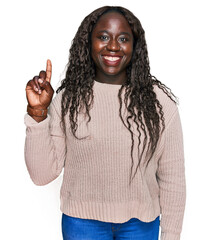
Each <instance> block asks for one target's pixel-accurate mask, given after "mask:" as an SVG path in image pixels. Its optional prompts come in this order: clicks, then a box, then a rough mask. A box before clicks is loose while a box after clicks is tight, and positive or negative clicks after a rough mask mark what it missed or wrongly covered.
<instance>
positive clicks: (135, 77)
mask: <svg viewBox="0 0 212 240" xmlns="http://www.w3.org/2000/svg"><path fill="white" fill-rule="evenodd" d="M109 11H116V12H118V13H120V14H122V15H123V16H124V17H125V18H126V20H127V21H128V23H129V25H130V27H131V30H132V33H133V37H134V45H133V54H132V58H131V61H130V63H129V65H128V66H127V69H126V72H127V81H126V82H125V84H124V85H122V86H121V88H120V90H119V93H118V99H119V103H120V108H119V116H120V119H121V121H122V122H123V124H124V126H125V127H126V128H127V129H128V130H129V131H130V133H131V140H132V146H131V158H132V162H133V149H134V136H133V132H132V130H131V123H130V121H131V120H133V121H134V122H135V124H136V126H137V130H138V132H139V136H138V149H139V146H140V144H141V140H140V137H141V131H142V132H143V134H144V141H143V149H142V152H141V154H140V156H139V162H138V165H137V167H136V171H135V173H134V176H135V174H136V172H137V169H138V167H139V166H140V163H141V160H142V157H143V153H144V150H145V149H146V147H147V154H146V157H145V159H144V162H143V166H144V165H145V164H146V168H147V166H148V164H149V162H150V160H151V158H152V156H153V154H154V152H155V150H156V147H157V143H158V140H159V137H160V135H161V134H162V132H163V131H164V129H165V119H164V112H163V107H162V105H161V104H160V102H159V100H158V99H157V97H156V94H155V92H154V90H153V88H154V87H153V86H154V85H157V86H158V87H159V88H160V89H162V90H163V92H164V93H165V94H167V96H168V97H169V98H170V99H171V100H172V101H174V102H175V103H177V100H176V97H175V95H174V94H173V93H172V92H171V90H170V89H169V88H168V87H166V86H165V85H164V84H162V83H161V82H160V81H159V80H157V79H156V77H154V76H152V75H151V74H150V66H149V58H148V51H147V44H146V40H145V32H144V30H143V28H142V26H141V23H140V21H139V20H138V19H137V18H136V17H135V16H134V15H133V13H132V12H130V11H129V10H127V9H126V8H123V7H120V6H115V7H113V6H104V7H101V8H98V9H96V10H95V11H93V12H92V13H90V14H89V15H88V16H87V17H85V18H84V20H83V21H82V23H81V25H80V26H79V28H78V31H77V33H76V35H75V37H74V39H73V41H72V45H71V47H70V50H69V62H68V64H67V71H66V76H65V79H63V80H62V82H61V86H60V87H59V88H58V89H57V91H56V93H59V92H60V91H61V90H62V89H63V93H62V100H61V123H62V127H63V130H64V132H65V120H64V117H65V115H66V114H67V113H68V112H69V121H70V128H71V131H72V133H73V135H74V136H75V137H76V138H78V137H77V136H76V130H77V127H78V124H77V119H78V113H79V111H80V109H81V108H82V107H85V110H86V114H87V116H88V121H87V123H88V122H90V120H91V116H90V114H89V110H90V108H91V106H92V103H93V99H94V96H93V88H92V87H93V84H94V78H95V65H94V62H93V60H92V57H91V33H92V30H93V28H94V25H95V24H96V23H97V21H98V19H99V18H100V17H101V16H102V15H103V14H105V13H107V12H109ZM124 88H125V94H124V101H123V102H124V104H125V106H126V109H127V111H128V116H127V119H126V122H125V121H124V119H123V117H122V114H121V109H122V106H123V102H122V97H121V95H122V92H123V89H124ZM128 102H129V104H127V103H128ZM148 139H149V141H148ZM132 167H133V166H132ZM132 167H131V175H132ZM134 176H133V177H134Z"/></svg>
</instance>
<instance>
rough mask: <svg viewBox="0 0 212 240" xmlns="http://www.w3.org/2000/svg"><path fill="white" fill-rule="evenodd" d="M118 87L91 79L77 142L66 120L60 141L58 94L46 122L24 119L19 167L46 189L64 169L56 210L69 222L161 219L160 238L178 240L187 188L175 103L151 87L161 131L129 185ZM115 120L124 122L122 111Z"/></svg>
mask: <svg viewBox="0 0 212 240" xmlns="http://www.w3.org/2000/svg"><path fill="white" fill-rule="evenodd" d="M120 87H121V86H120V85H113V84H105V83H100V82H97V81H94V86H93V90H94V104H93V106H92V108H91V110H90V115H91V121H90V122H89V123H88V124H86V122H87V118H86V115H85V114H84V111H81V113H80V114H79V116H78V121H79V122H78V129H77V132H76V135H77V136H78V137H80V138H81V137H85V138H84V139H81V140H79V139H76V138H75V137H74V136H73V134H72V133H71V130H70V129H69V127H70V126H69V119H68V114H67V115H66V117H65V121H66V126H67V127H66V137H65V135H64V134H63V132H62V129H61V126H60V120H61V117H60V115H61V96H62V92H60V93H58V94H57V95H56V97H55V98H54V99H53V101H52V103H51V105H50V107H49V112H48V116H47V118H46V119H45V120H43V121H42V122H40V123H38V122H36V121H35V120H34V119H33V118H31V117H30V116H29V115H28V114H26V115H25V125H26V141H25V162H26V166H27V169H28V172H29V174H30V177H31V179H32V181H33V182H34V183H35V184H36V185H45V184H48V183H50V182H52V181H53V180H54V179H56V178H57V177H58V176H59V175H60V173H61V171H62V169H63V168H64V174H63V182H62V186H61V191H60V200H61V207H60V209H61V211H62V212H63V213H65V214H67V215H69V216H73V217H78V218H86V219H96V220H100V221H105V222H114V223H123V222H126V221H128V220H129V219H130V218H138V219H140V220H141V221H144V222H150V221H153V220H155V218H156V217H157V216H159V215H160V216H161V217H160V227H161V240H179V239H180V233H181V231H182V224H183V217H184V210H185V202H186V182H185V167H184V150H183V136H182V128H181V121H180V117H179V111H178V108H177V105H176V104H175V103H174V102H173V101H171V100H170V98H169V97H167V95H166V94H165V93H164V92H163V91H162V90H161V89H159V88H158V87H157V86H154V91H155V93H156V95H157V98H158V99H159V101H160V103H161V105H162V106H163V111H164V117H165V124H166V129H165V131H164V132H163V134H162V135H161V137H160V139H159V142H158V146H157V148H156V152H155V154H154V156H153V158H152V159H151V162H150V163H149V165H148V167H147V168H146V171H145V172H144V168H145V165H144V164H143V161H142V162H141V167H140V168H139V169H138V171H137V173H136V175H135V178H134V179H133V181H132V183H131V185H129V176H130V168H131V165H132V159H131V155H130V151H131V145H132V140H131V134H130V132H129V131H128V129H127V128H126V127H125V126H124V125H123V123H122V121H121V119H120V117H119V100H118V97H117V94H118V91H119V89H120ZM122 96H123V95H122ZM123 106H124V104H123ZM122 114H123V116H124V117H126V116H127V111H126V109H125V108H123V111H122ZM131 124H132V129H131V130H132V131H133V137H134V151H133V158H134V159H133V160H134V165H133V174H134V172H135V169H136V166H137V164H138V154H139V153H138V148H137V144H138V139H137V137H138V135H139V134H138V132H137V126H136V125H135V124H134V123H133V121H131ZM143 140H144V134H143V132H142V131H141V141H143ZM141 150H142V144H141V146H140V152H141Z"/></svg>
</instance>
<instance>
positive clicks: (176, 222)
mask: <svg viewBox="0 0 212 240" xmlns="http://www.w3.org/2000/svg"><path fill="white" fill-rule="evenodd" d="M157 180H158V184H159V189H160V207H161V215H162V216H161V222H160V226H161V240H179V239H180V234H181V231H182V224H183V217H184V210H185V203H186V182H185V167H184V147H183V133H182V127H181V121H180V116H179V111H178V108H177V109H176V111H175V113H174V115H173V116H172V118H171V120H170V121H169V123H168V124H167V126H166V130H165V144H164V149H163V153H162V155H161V157H160V159H159V162H158V169H157Z"/></svg>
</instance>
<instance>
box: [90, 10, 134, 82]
mask: <svg viewBox="0 0 212 240" xmlns="http://www.w3.org/2000/svg"><path fill="white" fill-rule="evenodd" d="M91 43H92V53H91V54H92V58H93V61H94V63H95V65H96V75H97V76H98V77H100V78H101V77H107V78H109V77H110V76H117V77H118V78H126V67H127V65H128V64H129V62H130V60H131V57H132V52H133V34H132V31H131V28H130V26H129V24H128V22H127V20H126V19H125V17H124V16H123V15H121V14H120V13H117V12H109V13H106V14H104V15H103V16H101V17H100V19H99V20H98V22H97V23H96V26H95V27H94V29H93V32H92V36H91ZM119 82H120V81H119Z"/></svg>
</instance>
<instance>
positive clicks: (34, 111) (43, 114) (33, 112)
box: [27, 105, 48, 122]
mask: <svg viewBox="0 0 212 240" xmlns="http://www.w3.org/2000/svg"><path fill="white" fill-rule="evenodd" d="M27 113H28V114H29V115H30V116H31V117H32V118H33V119H34V120H35V121H36V122H41V121H43V120H44V119H46V118H47V113H48V109H46V108H43V109H42V108H32V107H30V106H29V105H28V106H27Z"/></svg>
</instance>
